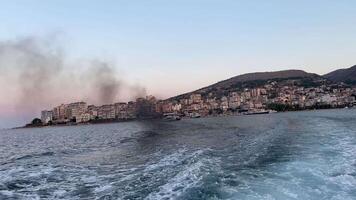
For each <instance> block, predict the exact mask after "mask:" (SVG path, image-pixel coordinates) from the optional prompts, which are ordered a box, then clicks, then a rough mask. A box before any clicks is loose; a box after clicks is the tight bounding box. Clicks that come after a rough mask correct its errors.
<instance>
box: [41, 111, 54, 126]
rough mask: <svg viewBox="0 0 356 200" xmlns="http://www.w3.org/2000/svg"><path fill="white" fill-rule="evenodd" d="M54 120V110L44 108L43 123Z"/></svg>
mask: <svg viewBox="0 0 356 200" xmlns="http://www.w3.org/2000/svg"><path fill="white" fill-rule="evenodd" d="M52 120H53V112H52V110H43V111H41V121H42V123H43V124H48V123H49V122H50V121H51V122H52Z"/></svg>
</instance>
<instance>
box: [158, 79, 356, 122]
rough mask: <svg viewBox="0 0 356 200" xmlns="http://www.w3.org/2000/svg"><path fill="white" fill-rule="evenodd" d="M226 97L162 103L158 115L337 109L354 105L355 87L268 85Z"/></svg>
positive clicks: (211, 95)
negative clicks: (286, 107)
mask: <svg viewBox="0 0 356 200" xmlns="http://www.w3.org/2000/svg"><path fill="white" fill-rule="evenodd" d="M224 92H225V93H226V95H224V94H223V95H217V94H216V93H214V92H209V93H208V94H204V93H203V94H200V93H193V94H191V95H190V96H189V97H185V98H184V97H183V98H180V99H175V100H169V101H165V102H164V103H163V105H162V111H161V112H162V113H169V112H176V113H181V114H183V115H184V116H192V115H196V113H198V114H199V115H200V116H207V115H220V114H223V115H224V114H233V113H235V112H260V111H266V110H271V109H275V108H276V105H283V106H288V107H289V108H293V109H294V110H304V109H317V108H339V107H348V106H354V105H355V104H356V102H355V97H356V87H355V88H351V87H349V86H346V85H344V84H335V85H329V84H324V85H320V86H318V87H308V88H305V87H301V86H297V85H294V84H281V83H279V82H277V81H270V82H268V83H266V84H264V85H262V86H260V87H255V88H243V89H239V90H236V91H229V92H226V91H223V92H222V93H224Z"/></svg>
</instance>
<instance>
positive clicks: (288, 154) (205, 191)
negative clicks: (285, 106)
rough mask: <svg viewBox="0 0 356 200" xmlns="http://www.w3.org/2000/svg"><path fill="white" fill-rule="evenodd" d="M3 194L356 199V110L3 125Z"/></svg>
mask: <svg viewBox="0 0 356 200" xmlns="http://www.w3.org/2000/svg"><path fill="white" fill-rule="evenodd" d="M0 145H1V146H0V199H281V200H285V199H340V200H347V199H356V109H350V110H324V111H311V112H290V113H277V114H271V115H259V116H243V117H236V116H235V117H221V118H201V119H186V120H181V121H176V122H163V121H151V122H147V121H146V122H127V123H117V124H105V125H104V124H102V125H87V126H73V127H49V128H36V129H35V128H34V129H18V130H4V131H0Z"/></svg>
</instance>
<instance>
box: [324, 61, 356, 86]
mask: <svg viewBox="0 0 356 200" xmlns="http://www.w3.org/2000/svg"><path fill="white" fill-rule="evenodd" d="M323 77H324V78H326V79H328V80H331V81H333V82H345V83H348V84H356V65H354V66H352V67H349V68H344V69H337V70H334V71H332V72H329V73H327V74H325V75H323Z"/></svg>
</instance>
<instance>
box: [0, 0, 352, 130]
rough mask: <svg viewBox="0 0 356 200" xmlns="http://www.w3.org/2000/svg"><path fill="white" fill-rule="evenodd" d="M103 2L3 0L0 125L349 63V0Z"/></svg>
mask: <svg viewBox="0 0 356 200" xmlns="http://www.w3.org/2000/svg"><path fill="white" fill-rule="evenodd" d="M105 2H107V3H106V4H104V3H103V4H100V5H98V4H94V3H93V2H90V1H75V2H72V1H47V2H43V1H4V2H2V3H1V5H2V6H1V8H0V13H1V18H2V19H3V20H2V27H3V28H2V30H0V84H1V85H2V87H1V89H0V93H1V97H2V98H0V128H4V127H13V126H16V125H19V124H23V123H24V122H28V121H29V120H30V119H31V118H32V117H33V116H34V115H35V114H36V115H38V112H39V111H40V110H41V109H43V108H46V107H48V108H51V107H53V106H55V105H57V104H60V103H69V102H74V101H82V100H84V101H88V102H89V103H94V104H103V103H113V102H118V101H128V100H132V99H134V98H136V97H138V96H145V95H146V94H152V95H155V96H156V97H158V98H161V99H165V98H168V97H171V96H175V95H178V94H181V93H185V92H189V91H193V90H196V89H198V88H201V87H204V86H207V85H210V84H213V83H215V82H218V81H221V80H224V79H227V78H230V77H232V76H235V75H238V74H243V73H248V72H256V71H276V70H284V69H301V70H305V71H307V72H312V73H318V74H325V73H328V72H330V71H332V70H335V69H338V68H344V67H349V66H352V65H354V64H355V63H356V62H355V60H354V59H353V58H354V55H355V53H356V52H355V51H356V50H355V48H354V46H355V45H356V38H355V37H354V33H355V29H356V28H355V26H354V24H355V22H356V21H355V19H356V16H355V15H356V14H355V13H356V12H355V11H356V5H354V6H352V4H355V3H354V2H352V1H347V2H348V4H346V3H345V2H346V1H337V2H331V3H329V4H324V3H323V2H324V1H313V2H310V1H298V2H284V1H273V4H272V3H271V2H270V1H269V2H258V3H257V2H254V3H252V2H251V3H250V2H248V3H246V2H242V1H241V2H240V1H224V2H221V1H194V2H192V1H179V2H174V3H173V2H166V1H149V2H140V3H138V2H123V1H105ZM306 5H307V6H306ZM18 13H21V15H19V14H18ZM256 13H259V15H256ZM286 13H288V16H289V17H288V19H286V18H285V17H283V16H285V15H286ZM346 30H347V31H346Z"/></svg>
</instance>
